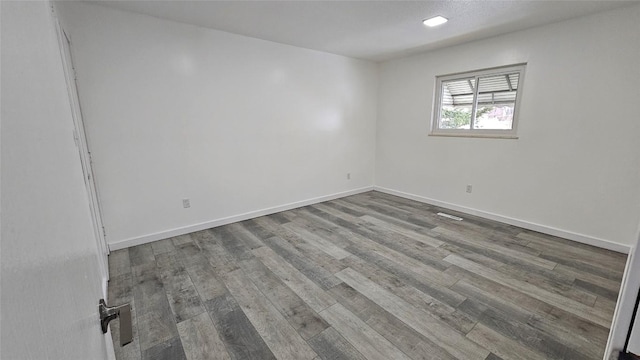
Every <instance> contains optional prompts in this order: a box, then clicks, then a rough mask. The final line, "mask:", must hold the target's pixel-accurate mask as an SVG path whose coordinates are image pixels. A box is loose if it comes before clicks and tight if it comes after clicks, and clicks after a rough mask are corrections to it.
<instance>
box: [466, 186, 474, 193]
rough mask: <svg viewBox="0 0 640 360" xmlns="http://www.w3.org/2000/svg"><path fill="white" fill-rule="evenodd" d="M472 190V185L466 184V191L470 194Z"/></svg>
mask: <svg viewBox="0 0 640 360" xmlns="http://www.w3.org/2000/svg"><path fill="white" fill-rule="evenodd" d="M472 191H473V186H471V185H467V192H468V193H469V194H471V192H472Z"/></svg>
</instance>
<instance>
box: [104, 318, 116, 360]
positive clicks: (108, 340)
mask: <svg viewBox="0 0 640 360" xmlns="http://www.w3.org/2000/svg"><path fill="white" fill-rule="evenodd" d="M104 341H105V344H106V346H107V359H108V360H116V349H115V346H114V345H113V338H112V337H111V326H109V327H107V332H106V333H105V334H104Z"/></svg>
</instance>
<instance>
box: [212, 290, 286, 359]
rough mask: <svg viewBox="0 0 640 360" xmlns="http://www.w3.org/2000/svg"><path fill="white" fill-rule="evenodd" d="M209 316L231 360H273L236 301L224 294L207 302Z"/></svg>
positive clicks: (229, 295) (262, 340)
mask: <svg viewBox="0 0 640 360" xmlns="http://www.w3.org/2000/svg"><path fill="white" fill-rule="evenodd" d="M208 308H209V309H210V310H209V316H210V317H211V320H212V321H213V324H214V325H215V327H216V329H217V330H218V334H219V335H220V338H221V340H222V342H223V343H224V344H225V348H226V349H227V352H228V353H229V355H230V356H231V358H232V359H233V360H246V359H255V360H275V359H276V357H275V356H274V355H273V353H272V352H271V350H270V349H269V347H268V346H267V344H265V342H264V339H262V337H261V336H260V334H258V332H257V331H256V329H255V328H254V327H253V325H252V324H251V322H250V321H249V319H248V318H247V316H246V315H245V313H244V312H243V311H242V309H241V308H240V306H239V305H238V303H237V302H236V300H235V299H234V298H233V296H231V294H229V293H228V292H225V293H223V294H221V295H220V296H217V297H216V298H214V299H211V300H210V301H209V306H208Z"/></svg>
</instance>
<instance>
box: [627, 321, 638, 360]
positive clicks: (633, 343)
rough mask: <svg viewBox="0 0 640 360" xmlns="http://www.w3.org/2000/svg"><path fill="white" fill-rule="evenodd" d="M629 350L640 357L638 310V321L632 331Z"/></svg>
mask: <svg viewBox="0 0 640 360" xmlns="http://www.w3.org/2000/svg"><path fill="white" fill-rule="evenodd" d="M627 350H628V351H629V352H630V353H634V354H636V355H640V314H638V310H636V320H635V322H634V324H633V330H632V331H631V337H630V338H629V347H628V348H627Z"/></svg>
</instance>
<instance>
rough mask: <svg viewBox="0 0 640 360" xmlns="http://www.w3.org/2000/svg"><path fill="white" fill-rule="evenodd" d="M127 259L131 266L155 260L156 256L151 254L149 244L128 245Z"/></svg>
mask: <svg viewBox="0 0 640 360" xmlns="http://www.w3.org/2000/svg"><path fill="white" fill-rule="evenodd" d="M129 261H130V264H131V266H132V267H133V266H139V265H144V264H148V263H152V262H154V261H156V258H155V257H154V256H153V249H152V248H151V244H144V245H138V246H134V247H130V248H129Z"/></svg>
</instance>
